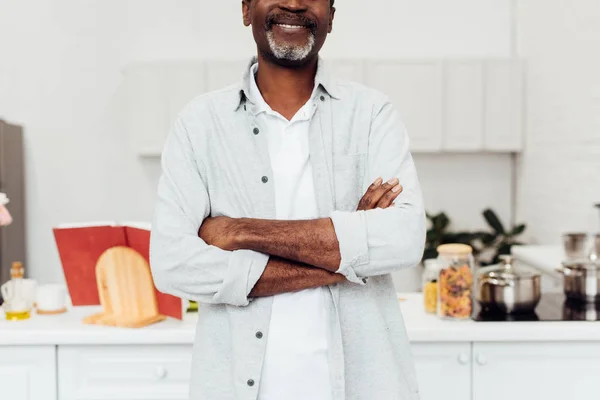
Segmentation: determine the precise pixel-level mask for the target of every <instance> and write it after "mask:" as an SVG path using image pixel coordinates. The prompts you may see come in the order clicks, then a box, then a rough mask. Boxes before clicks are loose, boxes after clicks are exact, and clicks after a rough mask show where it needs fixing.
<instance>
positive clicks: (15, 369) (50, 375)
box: [0, 346, 57, 400]
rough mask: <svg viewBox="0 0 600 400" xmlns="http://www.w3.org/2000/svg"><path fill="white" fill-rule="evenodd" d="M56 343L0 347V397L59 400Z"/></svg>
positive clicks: (14, 399) (22, 399)
mask: <svg viewBox="0 0 600 400" xmlns="http://www.w3.org/2000/svg"><path fill="white" fill-rule="evenodd" d="M55 353H56V350H55V347H54V346H10V347H9V346H0V393H1V394H0V398H2V399H10V400H56V399H57V397H56V395H57V393H56V357H55V356H56V354H55Z"/></svg>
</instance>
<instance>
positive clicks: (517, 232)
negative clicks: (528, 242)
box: [510, 224, 527, 236]
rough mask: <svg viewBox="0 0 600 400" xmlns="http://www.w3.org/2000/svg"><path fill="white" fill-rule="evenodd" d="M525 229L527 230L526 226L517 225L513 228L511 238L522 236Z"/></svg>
mask: <svg viewBox="0 0 600 400" xmlns="http://www.w3.org/2000/svg"><path fill="white" fill-rule="evenodd" d="M525 228H527V225H525V224H521V225H517V226H515V227H514V228H513V230H512V232H511V233H510V234H511V235H512V236H518V235H520V234H522V233H523V232H525Z"/></svg>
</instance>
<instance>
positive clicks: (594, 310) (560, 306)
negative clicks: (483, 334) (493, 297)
mask: <svg viewBox="0 0 600 400" xmlns="http://www.w3.org/2000/svg"><path fill="white" fill-rule="evenodd" d="M472 319H473V320H475V321H478V322H487V321H507V322H519V321H600V304H594V303H581V302H576V301H573V300H567V298H566V297H565V296H564V295H563V294H561V293H545V294H543V295H542V297H541V298H540V302H539V303H538V305H537V307H536V308H535V310H534V312H532V313H525V314H524V313H521V314H502V313H498V312H488V311H485V310H482V309H481V306H480V305H479V303H478V302H477V301H475V302H474V307H473V315H472Z"/></svg>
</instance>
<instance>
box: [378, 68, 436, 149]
mask: <svg viewBox="0 0 600 400" xmlns="http://www.w3.org/2000/svg"><path fill="white" fill-rule="evenodd" d="M442 75H443V74H442V64H441V63H440V62H422V63H421V62H414V63H411V62H392V61H385V62H373V63H369V65H368V67H367V77H366V78H367V84H368V85H370V86H372V87H373V88H375V89H378V90H380V91H382V92H383V93H385V94H386V95H387V96H388V97H389V98H390V101H391V102H392V103H393V104H394V107H395V108H396V110H397V111H398V113H399V114H400V116H401V118H402V120H403V121H404V123H405V124H406V128H407V130H408V136H409V137H410V141H411V150H412V151H415V152H436V151H440V150H441V149H442V120H443V111H442V108H443V102H444V99H443V94H442V93H443V86H442Z"/></svg>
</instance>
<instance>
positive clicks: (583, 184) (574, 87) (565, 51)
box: [517, 0, 600, 244]
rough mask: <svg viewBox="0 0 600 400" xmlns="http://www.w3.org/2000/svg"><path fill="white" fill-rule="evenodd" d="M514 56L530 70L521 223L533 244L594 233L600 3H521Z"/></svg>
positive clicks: (599, 191) (598, 193)
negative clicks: (567, 234)
mask: <svg viewBox="0 0 600 400" xmlns="http://www.w3.org/2000/svg"><path fill="white" fill-rule="evenodd" d="M517 10H518V13H517V16H518V21H519V23H518V27H519V29H518V52H519V55H520V56H522V57H525V58H526V59H527V63H528V74H527V75H528V78H527V93H528V101H527V119H526V137H527V142H526V146H527V149H526V152H525V154H524V155H523V157H522V160H521V171H520V180H519V182H520V188H519V192H520V195H519V208H518V214H519V218H520V219H522V220H525V221H527V222H528V223H529V225H530V227H529V236H530V237H532V238H533V239H534V240H535V241H536V242H540V243H556V244H558V243H559V242H560V235H561V233H563V232H566V231H581V230H584V231H585V230H595V231H597V230H599V229H600V221H599V217H598V212H597V211H596V210H594V209H593V208H592V205H593V204H595V203H600V2H599V1H598V0H578V1H568V0H552V1H548V0H521V1H520V2H519V7H518V9H517Z"/></svg>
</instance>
